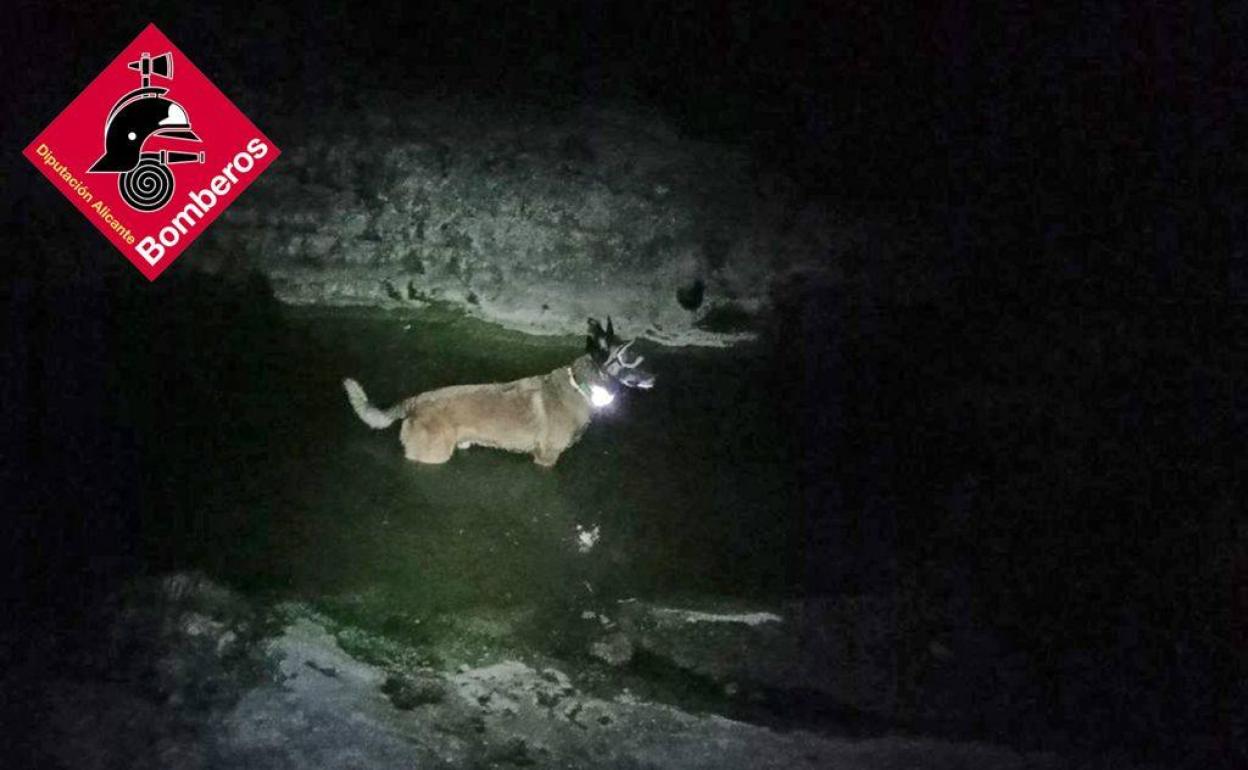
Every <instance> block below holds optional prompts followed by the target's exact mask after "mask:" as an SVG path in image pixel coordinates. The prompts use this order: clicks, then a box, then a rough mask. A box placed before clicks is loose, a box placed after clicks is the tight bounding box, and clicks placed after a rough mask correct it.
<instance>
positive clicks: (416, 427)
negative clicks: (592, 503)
mask: <svg viewBox="0 0 1248 770" xmlns="http://www.w3.org/2000/svg"><path fill="white" fill-rule="evenodd" d="M632 344H633V342H632V341H630V342H628V343H625V344H620V343H619V341H618V340H617V339H616V338H615V330H614V329H613V327H612V324H611V320H610V319H607V328H606V329H605V330H604V329H603V328H602V326H601V324H599V323H598V322H597V321H595V320H594V319H592V318H591V319H589V337H588V338H587V339H586V350H585V355H583V356H581V357H579V358H577V359H576V360H575V361H573V362H572V363H571V364H570V365H568V366H561V367H559V368H558V369H555V370H554V371H553V372H550V373H549V374H543V375H538V376H535V377H525V378H524V379H521V380H515V381H514V382H503V383H491V384H488V385H457V386H452V387H449V388H439V389H437V390H430V391H427V392H425V393H421V394H419V395H416V396H412V397H411V398H408V399H405V400H403V401H400V402H399V403H397V404H395V405H394V406H392V407H390V408H389V409H378V408H377V407H375V406H373V405H372V404H370V403H369V402H368V396H366V395H365V394H364V389H363V388H362V387H360V384H359V383H358V382H356V381H355V380H352V379H347V380H343V383H342V384H343V386H344V387H345V388H346V389H347V399H348V400H350V402H351V406H352V407H353V408H354V409H355V413H356V414H357V415H359V417H360V419H361V420H363V421H364V423H365V424H366V425H368V426H369V427H370V428H375V429H381V428H386V427H388V426H390V425H391V424H392V423H393V422H394V421H395V420H400V419H401V420H402V421H403V425H402V428H401V429H400V431H399V440H400V441H401V442H403V453H404V455H405V456H406V457H407V459H409V460H412V461H415V462H420V463H444V462H446V461H447V460H449V459H451V455H453V454H454V453H455V450H456V449H457V448H458V449H466V448H468V447H470V446H486V447H495V448H497V449H506V450H508V451H511V452H524V453H530V454H532V455H533V459H534V461H536V462H537V464H538V465H542V466H546V467H550V466H552V465H554V464H555V463H556V462H558V460H559V455H561V454H563V452H564V450H566V449H567V448H568V447H570V446H572V445H573V444H575V443H576V442H577V440H578V439H580V437H581V434H582V433H583V432H584V431H585V428H586V427H587V426H588V425H589V422H590V420H591V419H592V418H593V413H594V410H595V409H596V408H599V407H602V406H605V405H606V404H609V403H610V402H611V401H612V400H613V399H614V397H615V392H616V390H617V386H619V385H623V386H625V387H629V388H642V389H648V388H651V387H653V385H654V376H653V375H651V374H648V373H646V372H644V371H642V370H640V369H638V365H639V364H640V363H641V362H642V357H641V356H638V357H637V358H636V359H634V360H632V361H626V360H625V358H624V353H625V352H626V351H627V350H628V347H629V345H632Z"/></svg>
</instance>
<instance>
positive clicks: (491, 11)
mask: <svg viewBox="0 0 1248 770" xmlns="http://www.w3.org/2000/svg"><path fill="white" fill-rule="evenodd" d="M877 5H879V4H876V3H831V2H825V3H814V2H811V3H783V4H776V5H774V6H772V5H769V6H768V7H755V6H754V4H748V3H690V2H632V3H621V4H610V3H598V2H584V3H523V2H517V3H509V4H500V3H483V2H462V1H456V2H444V3H433V4H424V5H418V4H409V3H400V2H374V3H371V4H368V5H367V10H361V9H362V8H364V6H357V5H349V6H340V5H339V4H336V3H328V2H313V3H304V4H299V5H298V6H292V7H290V8H283V7H281V6H278V5H272V6H269V5H261V4H255V5H251V6H246V7H244V6H240V7H238V8H232V9H224V10H223V9H213V8H209V7H208V6H206V5H205V6H192V7H189V8H188V9H185V10H178V11H176V12H175V11H171V10H169V9H168V7H167V5H165V4H161V5H156V4H151V5H148V4H130V5H129V6H128V7H122V8H113V7H109V8H105V7H102V6H99V7H97V6H92V5H83V4H73V5H68V4H67V5H65V6H64V7H55V6H45V5H44V4H35V3H26V2H20V3H17V4H15V5H10V6H9V7H8V9H7V10H6V20H5V23H4V24H3V25H2V26H0V50H2V51H3V56H4V70H5V72H6V78H7V83H6V86H7V91H8V94H7V96H6V98H5V99H4V104H5V109H4V119H3V124H2V125H0V139H2V142H0V145H2V146H3V147H4V150H5V152H4V157H3V159H2V160H0V174H2V176H0V181H2V183H3V190H4V196H3V205H2V208H0V212H2V216H3V229H4V233H3V244H4V248H3V252H2V254H3V261H4V271H3V283H2V284H0V307H2V308H3V314H2V315H0V318H2V319H3V320H0V324H2V326H0V329H3V337H4V340H5V342H4V353H3V357H2V358H0V361H3V366H4V373H3V377H2V379H0V395H2V396H3V409H2V410H0V413H2V415H3V416H2V417H0V419H2V420H3V423H2V425H3V444H2V445H0V447H2V451H3V459H4V464H3V474H4V475H3V482H4V486H5V489H6V491H5V493H4V503H3V507H4V509H5V510H6V512H7V516H6V524H7V525H8V534H7V535H6V536H5V537H4V538H3V540H4V545H3V546H2V547H0V548H2V549H3V550H2V551H0V554H2V556H3V562H4V564H5V565H6V567H8V568H10V569H12V574H11V575H6V577H5V580H4V590H5V593H6V595H7V596H6V599H8V600H9V601H10V604H9V606H11V607H14V608H16V609H15V610H14V612H15V616H17V617H22V618H31V619H32V620H30V622H31V623H35V622H43V623H48V624H63V623H68V622H70V621H67V620H66V618H67V617H68V615H67V613H68V612H69V610H68V609H67V608H70V609H72V608H73V607H74V606H76V602H79V601H80V602H81V603H87V602H89V601H91V597H93V596H95V595H96V594H97V593H98V592H101V591H103V590H106V589H107V588H108V587H109V586H110V585H111V584H112V581H114V580H115V579H117V578H119V577H120V576H124V575H127V574H130V573H132V572H134V571H136V570H141V569H144V568H146V566H147V565H149V564H150V563H151V559H150V554H146V553H145V552H144V551H143V550H142V549H141V548H140V547H139V545H138V542H139V539H138V538H137V537H136V533H135V531H134V529H135V527H136V524H135V519H134V514H133V511H134V510H135V509H136V508H137V507H138V506H139V505H140V500H141V499H142V498H143V496H144V494H145V490H150V489H152V488H153V487H154V486H158V485H159V476H160V474H161V472H162V465H161V459H160V452H159V446H160V436H159V433H158V431H157V430H156V429H155V428H154V427H151V426H148V427H146V428H145V427H144V426H142V425H140V426H138V427H135V426H133V425H131V426H127V427H119V426H118V425H117V423H116V421H115V420H113V419H111V417H112V415H111V410H113V409H114V405H115V403H116V398H117V394H118V393H122V392H126V391H127V389H133V388H134V387H137V385H136V383H134V382H132V381H130V380H129V379H128V378H132V377H134V376H135V375H134V374H133V373H130V372H127V371H125V370H119V369H118V368H117V367H116V366H114V365H113V363H112V362H113V361H114V356H115V353H116V351H117V350H119V349H122V348H123V347H125V348H127V349H129V348H130V347H143V346H144V345H149V344H150V345H151V346H152V347H153V349H160V350H169V351H175V352H176V351H178V350H180V349H185V347H186V345H188V344H190V343H191V342H194V344H195V345H197V346H198V349H199V350H200V351H206V353H205V355H207V356H208V357H209V358H211V357H213V356H215V357H217V358H216V360H219V361H224V362H228V361H229V357H230V355H231V353H230V350H231V347H230V345H229V343H228V341H220V340H209V339H203V338H201V337H200V336H197V333H196V330H194V329H178V328H173V329H170V328H142V329H140V328H139V327H138V326H137V324H138V323H140V322H141V321H142V320H144V319H152V318H154V317H156V316H158V314H159V308H160V307H161V303H162V302H166V301H170V300H171V299H172V300H174V301H182V300H184V299H186V298H187V297H203V296H210V297H215V299H220V297H219V296H215V295H214V294H213V293H214V292H217V293H221V292H227V293H228V301H230V302H233V303H234V305H233V307H234V309H235V312H237V313H238V314H240V316H246V315H247V314H251V313H273V312H274V309H273V307H272V304H271V303H272V300H271V298H269V297H268V296H267V294H266V291H265V288H264V286H263V282H257V283H256V284H254V285H252V286H251V288H250V289H249V290H248V292H250V293H247V292H242V293H240V292H238V291H237V290H236V289H234V288H230V289H228V290H226V289H222V288H221V287H219V286H217V285H216V284H214V283H213V282H212V281H211V280H209V279H206V278H197V277H196V276H194V275H193V274H191V273H190V271H188V270H186V269H178V268H175V269H174V270H172V271H171V272H170V274H169V275H168V276H166V277H165V278H162V279H161V281H160V282H158V283H157V284H155V285H154V286H149V285H147V284H146V282H145V281H142V279H141V277H139V276H138V275H137V274H136V273H135V272H134V271H133V270H131V268H130V267H129V266H128V265H125V264H124V261H123V260H121V259H118V258H116V255H115V254H111V253H109V248H110V247H108V246H107V245H106V244H104V242H103V240H102V239H100V238H99V237H98V235H97V234H96V233H95V232H94V231H93V230H91V229H90V226H89V225H88V224H87V223H86V222H85V221H83V220H82V219H81V218H80V217H78V216H76V215H75V214H73V213H72V211H71V209H70V208H69V207H68V205H67V204H66V203H65V202H64V201H62V200H61V199H60V195H59V193H57V192H56V191H55V190H54V189H52V187H51V186H50V185H48V184H47V183H46V182H44V181H43V180H41V179H40V177H39V175H38V174H37V172H36V171H35V170H34V169H33V168H31V167H30V166H29V164H27V163H26V162H25V160H24V159H22V158H21V157H20V151H21V149H22V148H23V147H24V146H25V145H26V143H27V142H29V141H30V139H31V137H33V136H34V135H35V134H36V133H37V132H38V130H39V129H40V128H42V127H43V126H44V125H46V124H47V123H48V122H49V121H50V120H51V119H52V118H53V117H54V116H55V115H56V114H57V113H59V111H60V109H61V108H62V107H63V106H64V104H66V103H67V102H68V101H69V100H70V99H71V98H72V97H73V96H74V95H76V94H77V92H78V91H79V90H80V89H81V88H82V87H83V86H85V85H86V83H88V82H89V81H90V80H91V78H92V77H94V75H95V74H96V73H97V71H98V69H99V67H101V66H102V64H103V63H104V62H106V61H108V60H109V59H110V58H111V57H112V56H113V55H115V52H116V51H117V50H119V49H120V48H121V47H122V46H123V45H125V43H127V42H128V41H129V40H130V39H131V38H132V37H133V36H134V35H135V34H137V33H138V31H139V30H140V29H141V28H142V26H143V25H144V24H145V23H146V22H147V21H155V22H156V23H157V25H158V26H159V27H160V28H161V29H162V30H163V31H164V32H165V33H166V34H167V35H168V36H169V37H170V38H171V39H172V40H173V41H175V42H176V43H177V44H178V46H179V47H180V48H182V50H183V51H184V52H185V53H186V54H187V55H188V56H190V57H191V58H192V59H193V60H194V61H195V62H196V63H197V65H198V66H199V67H200V68H201V69H202V70H203V71H204V72H205V73H206V74H208V76H209V77H210V78H212V79H213V80H214V82H215V83H216V84H217V85H218V86H219V87H220V88H221V89H222V90H223V91H224V92H225V93H226V94H229V95H230V96H231V97H232V98H234V100H235V101H236V102H237V103H238V105H239V106H240V108H241V109H242V110H243V111H244V112H245V113H247V114H248V115H251V116H253V117H254V118H255V119H256V122H257V123H258V125H260V126H261V127H262V128H263V129H264V130H265V131H266V132H267V133H268V134H269V135H270V136H272V138H273V139H274V141H275V142H276V143H277V144H278V146H281V147H287V146H290V145H292V144H294V143H296V142H298V140H299V136H300V130H301V129H300V125H301V124H302V123H303V121H314V120H316V115H317V113H318V111H322V110H326V109H329V110H342V111H349V110H351V109H353V108H355V107H358V106H360V105H362V104H366V103H367V102H368V100H370V99H375V98H380V95H384V94H385V93H388V92H395V91H403V92H427V93H462V92H466V91H471V92H475V93H480V94H486V95H490V96H494V97H498V98H500V99H502V100H508V99H514V100H517V101H527V102H533V101H537V102H549V103H552V104H561V105H562V104H569V103H578V102H594V101H604V102H605V101H607V100H623V101H628V102H633V103H637V104H641V105H646V106H650V107H655V108H658V109H659V110H660V111H661V112H662V113H663V114H664V115H665V116H666V117H667V118H668V119H669V120H670V121H672V123H673V124H674V125H675V126H676V127H677V129H678V130H679V131H680V132H681V133H682V134H683V135H685V136H688V137H691V138H696V139H701V140H708V141H722V142H732V143H739V144H744V145H746V146H748V147H749V148H751V150H752V152H753V153H754V155H755V156H756V158H757V159H758V162H759V163H760V164H763V165H770V166H773V167H774V168H775V169H776V170H779V171H782V172H784V173H786V174H788V175H790V176H791V177H792V178H793V179H795V180H796V181H797V183H798V184H799V185H800V188H801V189H802V191H803V194H804V195H807V196H810V197H812V198H814V197H817V196H829V197H832V198H834V199H835V200H837V201H838V203H840V204H841V205H843V207H844V210H845V211H847V212H850V213H851V214H852V213H855V212H856V213H860V214H863V215H870V214H872V213H873V212H888V213H889V215H890V216H892V217H893V218H894V221H900V222H903V223H904V222H912V223H913V225H914V227H915V228H921V229H924V230H925V231H928V232H935V233H937V234H938V237H937V238H936V239H935V241H933V242H932V243H931V244H930V248H931V250H930V251H929V252H926V253H923V254H918V255H901V256H899V255H896V254H890V253H886V252H884V251H883V250H881V251H880V252H878V253H876V252H872V251H871V250H870V249H867V251H866V252H865V253H855V254H852V255H841V254H829V255H828V258H829V259H852V260H857V261H858V263H859V264H861V265H862V266H863V269H864V270H865V271H866V272H867V273H868V274H872V273H875V274H878V275H879V276H880V278H881V281H882V282H885V283H886V282H887V278H888V276H889V275H891V274H892V273H893V271H895V270H896V269H897V260H898V259H902V258H905V259H909V260H918V261H919V263H920V264H928V265H931V269H932V270H934V271H935V270H939V271H941V274H942V275H943V274H947V275H949V276H951V278H950V279H949V282H948V285H947V286H946V287H945V291H944V293H943V295H942V297H941V298H940V299H937V300H930V301H927V302H925V303H923V304H922V305H921V306H918V307H916V306H915V305H914V304H913V303H911V302H909V301H908V300H907V298H906V297H904V296H889V295H888V294H887V293H884V294H882V295H880V296H876V297H873V298H872V299H871V300H870V301H865V300H863V299H862V298H859V297H856V296H854V295H852V294H850V293H847V292H845V291H843V290H840V289H837V288H835V287H827V286H816V287H809V286H796V287H788V288H784V290H783V291H782V293H781V295H780V297H779V299H780V301H779V302H778V303H777V311H776V313H775V315H774V316H773V317H771V318H769V319H767V322H766V328H767V330H768V336H767V337H766V340H767V344H769V345H770V346H771V352H770V353H769V355H771V356H772V357H773V360H774V363H775V366H774V367H773V368H771V369H770V371H784V372H789V373H792V377H791V378H790V379H788V380H786V381H785V383H783V385H782V388H783V389H784V390H783V392H785V393H786V395H787V397H788V398H789V401H788V403H789V404H790V405H791V408H792V409H793V410H795V412H797V413H798V414H800V416H801V424H802V425H803V426H804V428H803V434H802V436H801V438H800V441H801V445H802V447H803V452H802V455H803V460H802V468H801V473H802V478H803V485H804V489H803V493H804V497H805V501H806V502H805V506H806V516H807V521H806V526H807V528H808V537H807V538H806V542H807V546H806V553H805V555H804V560H803V565H804V569H805V578H804V580H805V586H804V587H805V590H807V591H809V592H810V593H818V592H821V591H825V590H829V589H830V588H831V587H832V586H841V587H843V586H844V584H845V581H846V580H850V581H853V580H860V581H862V583H863V584H864V585H866V586H870V585H874V584H877V583H878V580H880V579H885V578H881V577H879V576H880V575H881V574H884V575H885V577H886V578H887V577H888V576H893V577H895V575H894V574H893V573H894V572H895V571H896V570H897V569H902V570H903V571H904V565H906V564H929V563H935V564H939V565H941V569H940V570H938V572H939V574H940V575H941V576H942V580H943V581H944V583H942V585H941V586H940V590H942V591H944V592H945V593H946V594H947V595H948V597H947V599H948V601H950V602H955V603H956V602H962V603H964V604H966V605H967V609H966V612H967V613H971V614H974V616H975V617H977V618H982V619H984V622H991V623H993V624H995V625H996V626H998V627H1000V628H1002V629H1004V630H1005V632H1006V633H1007V638H1008V639H1009V641H1010V643H1011V644H1012V645H1014V646H1016V647H1017V649H1019V650H1021V651H1023V652H1024V653H1025V654H1026V656H1027V658H1028V660H1029V661H1030V662H1029V665H1030V666H1032V667H1033V669H1034V673H1035V676H1036V678H1037V679H1038V680H1039V681H1041V682H1044V683H1046V684H1045V686H1046V687H1047V688H1048V691H1047V692H1046V693H1044V697H1043V703H1042V705H1041V706H1040V707H1039V712H1040V713H1041V714H1042V715H1043V719H1044V720H1046V722H1047V723H1049V724H1051V725H1056V727H1055V728H1054V729H1056V730H1059V731H1060V730H1063V729H1064V730H1066V731H1067V732H1068V733H1069V734H1070V735H1072V736H1075V737H1072V738H1071V740H1072V742H1074V743H1075V744H1077V745H1084V746H1093V747H1096V746H1121V745H1129V746H1132V747H1133V748H1135V749H1138V750H1140V751H1141V752H1142V753H1144V754H1145V755H1157V756H1164V757H1170V758H1172V759H1174V760H1175V761H1183V762H1191V763H1193V766H1209V764H1211V763H1213V762H1214V761H1216V760H1223V761H1227V762H1229V761H1230V758H1231V757H1232V756H1233V755H1234V756H1238V757H1239V758H1240V759H1243V754H1242V753H1240V754H1233V753H1234V752H1235V751H1240V752H1242V751H1243V748H1242V741H1243V740H1244V739H1245V735H1244V733H1243V730H1244V712H1245V709H1248V696H1246V695H1245V688H1244V684H1243V682H1244V675H1245V645H1246V643H1248V638H1246V635H1245V630H1246V628H1245V620H1244V619H1245V617H1248V615H1246V613H1248V586H1246V584H1245V581H1246V580H1248V523H1246V522H1245V521H1244V518H1243V514H1242V508H1243V499H1244V494H1243V492H1244V483H1245V482H1244V479H1245V478H1246V477H1248V461H1246V460H1245V436H1248V397H1246V396H1245V389H1244V386H1243V382H1244V375H1245V373H1246V372H1248V355H1246V353H1248V350H1246V348H1248V345H1246V344H1245V335H1246V334H1248V332H1246V331H1245V330H1246V329H1248V312H1246V311H1245V301H1246V300H1248V266H1246V265H1245V251H1244V249H1245V239H1244V229H1245V227H1246V224H1245V223H1246V222H1248V219H1246V218H1245V214H1246V213H1248V211H1246V204H1245V198H1244V190H1245V189H1246V188H1245V182H1246V181H1248V179H1246V175H1245V166H1246V164H1248V161H1246V160H1245V155H1244V152H1243V142H1244V131H1245V129H1246V128H1248V126H1246V125H1245V120H1244V118H1245V114H1246V111H1245V107H1246V106H1248V64H1245V61H1244V60H1243V58H1242V51H1243V41H1244V40H1245V39H1246V38H1245V37H1244V33H1245V32H1248V29H1245V27H1246V26H1248V24H1246V14H1245V11H1244V7H1243V6H1242V5H1241V4H1237V3H1225V4H1218V5H1217V6H1216V7H1214V5H1213V4H1208V5H1205V4H1201V5H1200V7H1198V8H1184V9H1179V8H1177V7H1175V6H1176V5H1177V4H1170V3H1116V4H1115V3H1110V4H1105V5H1099V6H1097V8H1096V9H1086V10H1084V11H1082V12H1079V13H1065V12H1058V11H1057V10H1053V9H1047V8H1046V9H1041V10H1030V11H1026V10H1021V9H1012V8H996V9H988V10H982V9H972V8H971V7H969V6H968V5H967V4H961V3H950V4H940V5H935V4H933V5H930V6H925V7H924V8H922V9H920V10H914V9H908V10H884V9H880V8H878V7H877ZM183 267H184V266H183ZM205 302H206V304H212V303H211V302H208V301H207V300H205ZM175 355H176V353H175ZM174 360H177V359H176V358H175V359H174ZM223 368H225V369H228V367H223ZM238 376H240V377H241V376H243V374H239V375H238ZM162 408H167V409H168V410H169V413H170V414H173V413H176V412H177V410H178V409H179V408H180V406H179V405H168V406H167V407H156V413H155V415H154V416H152V417H151V418H150V419H151V421H152V423H151V425H159V424H161V419H162V416H167V415H162V413H161V409H162ZM823 549H831V550H834V551H835V552H836V553H837V554H838V555H842V556H844V555H845V554H850V556H848V557H846V559H848V560H846V559H838V560H837V561H836V563H835V564H830V563H829V562H830V560H828V559H826V558H824V557H823V554H824V550H823ZM890 558H893V559H895V560H898V561H900V562H901V564H902V565H903V566H902V568H897V567H896V566H889V565H888V564H887V562H888V561H889V559H890ZM920 571H921V570H920ZM40 618H42V620H40ZM1038 718H1040V717H1038ZM998 737H1000V736H998Z"/></svg>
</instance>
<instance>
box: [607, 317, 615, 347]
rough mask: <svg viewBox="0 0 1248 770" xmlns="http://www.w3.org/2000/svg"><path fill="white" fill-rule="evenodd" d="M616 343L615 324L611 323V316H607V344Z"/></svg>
mask: <svg viewBox="0 0 1248 770" xmlns="http://www.w3.org/2000/svg"><path fill="white" fill-rule="evenodd" d="M614 341H615V324H613V323H611V316H607V342H614Z"/></svg>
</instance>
